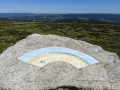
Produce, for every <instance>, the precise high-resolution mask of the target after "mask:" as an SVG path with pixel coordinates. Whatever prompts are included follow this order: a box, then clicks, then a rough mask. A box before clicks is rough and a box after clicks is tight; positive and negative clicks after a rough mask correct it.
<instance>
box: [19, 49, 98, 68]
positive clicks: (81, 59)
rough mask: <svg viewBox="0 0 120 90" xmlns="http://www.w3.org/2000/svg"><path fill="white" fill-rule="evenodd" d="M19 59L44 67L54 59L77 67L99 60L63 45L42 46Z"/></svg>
mask: <svg viewBox="0 0 120 90" xmlns="http://www.w3.org/2000/svg"><path fill="white" fill-rule="evenodd" d="M18 59H19V60H22V61H25V62H28V63H31V64H33V65H36V66H39V67H43V66H44V65H46V64H48V63H50V62H54V61H63V62H68V63H70V64H72V65H74V66H75V67H76V68H82V67H85V66H88V65H92V64H95V63H98V62H99V61H98V60H97V59H95V58H94V57H92V56H90V55H88V54H85V53H83V52H80V51H77V50H74V49H69V48H63V47H47V48H41V49H38V50H34V51H32V52H29V53H26V54H24V55H23V56H20V57H19V58H18Z"/></svg>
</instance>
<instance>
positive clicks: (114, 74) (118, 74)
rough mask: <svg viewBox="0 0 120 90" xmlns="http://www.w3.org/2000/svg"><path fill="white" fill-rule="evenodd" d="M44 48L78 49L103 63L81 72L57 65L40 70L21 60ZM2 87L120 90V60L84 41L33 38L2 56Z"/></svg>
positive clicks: (42, 89)
mask: <svg viewBox="0 0 120 90" xmlns="http://www.w3.org/2000/svg"><path fill="white" fill-rule="evenodd" d="M44 47H66V48H71V49H75V50H78V51H82V52H84V53H87V54H89V55H91V56H93V57H95V58H96V59H98V60H99V61H100V62H99V63H97V64H94V65H91V66H87V67H84V68H80V69H76V68H75V67H74V66H72V65H71V64H69V63H65V62H53V63H49V64H47V65H45V66H44V67H42V68H40V67H37V66H34V65H32V64H28V63H26V62H23V61H21V60H18V59H17V58H18V57H20V56H21V55H23V54H25V53H27V52H30V51H33V50H36V49H40V48H44ZM0 86H1V87H4V88H6V89H7V88H10V89H12V90H47V89H51V88H57V87H60V86H75V87H79V88H81V87H84V88H85V87H87V88H92V89H95V90H99V89H100V90H101V89H117V90H120V60H119V58H118V56H117V55H116V54H115V53H111V52H108V51H105V50H103V49H102V48H101V47H99V46H96V45H92V44H89V43H86V42H84V41H80V40H74V39H71V38H67V37H61V36H56V35H40V34H33V35H30V36H28V37H27V38H26V39H23V40H21V41H19V42H18V43H16V44H15V45H14V46H12V47H10V48H8V49H7V50H5V51H4V52H3V53H2V54H1V55H0Z"/></svg>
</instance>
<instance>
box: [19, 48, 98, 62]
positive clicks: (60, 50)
mask: <svg viewBox="0 0 120 90" xmlns="http://www.w3.org/2000/svg"><path fill="white" fill-rule="evenodd" d="M47 53H65V54H70V55H73V56H77V57H79V58H80V59H82V60H83V61H85V62H87V63H88V64H94V63H98V62H99V61H98V60H96V59H95V58H93V57H91V56H90V55H88V54H85V53H83V52H80V51H77V50H73V49H69V48H63V47H47V48H41V49H38V50H34V51H32V52H29V53H27V54H24V55H23V56H21V57H19V58H18V59H20V60H23V61H25V62H28V61H29V60H31V59H32V58H34V57H37V56H40V55H42V54H47Z"/></svg>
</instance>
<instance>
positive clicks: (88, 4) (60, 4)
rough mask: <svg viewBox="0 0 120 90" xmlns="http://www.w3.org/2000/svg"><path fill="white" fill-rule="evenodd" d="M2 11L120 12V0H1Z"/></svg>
mask: <svg viewBox="0 0 120 90" xmlns="http://www.w3.org/2000/svg"><path fill="white" fill-rule="evenodd" d="M0 13H115V14H120V0H0Z"/></svg>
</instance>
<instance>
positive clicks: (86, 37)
mask: <svg viewBox="0 0 120 90" xmlns="http://www.w3.org/2000/svg"><path fill="white" fill-rule="evenodd" d="M33 33H39V34H46V35H47V34H55V35H60V36H66V37H70V38H74V39H78V40H83V41H86V42H89V43H92V44H96V45H99V46H101V47H102V48H103V49H105V50H107V51H111V52H114V53H117V55H118V56H119V57H120V24H87V23H81V24H68V23H39V22H18V21H5V20H0V53H2V52H3V51H4V50H5V49H7V48H8V47H10V46H12V45H14V44H15V43H16V42H18V41H19V40H21V39H23V38H26V37H27V36H28V35H31V34H33Z"/></svg>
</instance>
